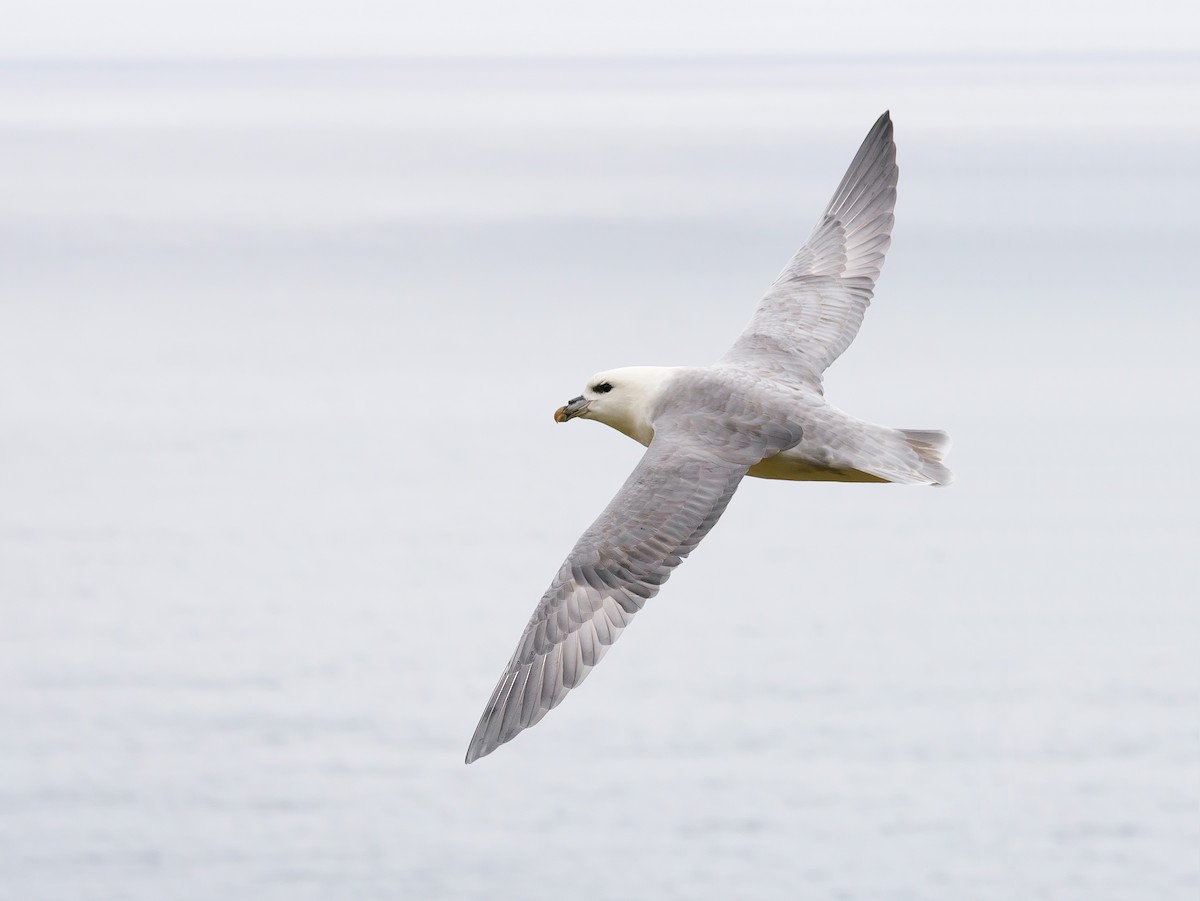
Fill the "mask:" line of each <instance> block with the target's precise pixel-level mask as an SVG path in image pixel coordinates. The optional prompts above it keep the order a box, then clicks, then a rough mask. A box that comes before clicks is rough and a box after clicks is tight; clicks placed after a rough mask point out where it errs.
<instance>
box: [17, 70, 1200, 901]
mask: <svg viewBox="0 0 1200 901" xmlns="http://www.w3.org/2000/svg"><path fill="white" fill-rule="evenodd" d="M1198 86H1200V62H1198V61H1197V60H1195V59H1191V58H1187V57H1176V58H1165V59H1164V58H1157V59H1151V58H1119V57H1113V58H1076V59H1068V60H1063V59H1057V60H1056V59H1052V58H1046V59H1003V58H994V59H987V58H985V59H979V60H963V59H932V60H909V61H904V60H899V59H897V60H890V61H889V60H882V61H874V62H869V61H863V60H858V61H850V62H845V63H837V62H833V61H825V62H820V63H801V62H786V61H778V62H773V63H753V64H751V63H740V64H730V63H716V62H711V61H710V62H702V61H692V62H677V63H673V64H670V65H666V64H661V65H660V64H654V63H652V62H641V63H636V64H635V63H623V64H616V63H590V64H582V63H578V64H574V63H573V64H568V63H555V64H533V63H530V64H506V65H499V64H482V63H480V64H454V65H451V64H436V63H425V64H408V63H385V62H377V63H358V64H350V63H346V64H321V65H315V64H272V65H266V64H262V65H258V64H252V63H243V64H196V65H191V66H181V65H164V64H159V65H141V64H110V65H96V66H69V65H61V64H55V65H51V64H46V65H33V64H27V65H20V66H18V65H10V66H7V67H5V68H4V69H3V70H2V72H0V197H2V198H3V201H2V202H0V240H2V242H3V246H4V251H3V253H2V255H0V717H2V720H3V722H4V723H5V724H6V725H5V728H4V729H3V730H0V897H4V898H13V899H28V901H34V899H80V898H114V899H116V898H120V899H163V898H173V899H176V898H177V899H193V898H194V899H201V898H205V899H207V898H255V899H261V901H270V899H288V901H294V899H305V898H397V899H400V898H403V899H413V898H431V899H432V898H454V899H459V898H462V899H472V898H479V899H483V898H522V899H549V898H560V897H564V896H570V897H581V898H595V899H625V898H680V899H699V898H712V899H727V898H751V897H753V898H781V899H782V898H788V899H794V898H814V899H818V898H819V899H828V898H845V899H921V901H925V899H947V901H949V899H956V901H957V899H963V898H970V899H981V901H983V899H1034V898H1046V899H1050V898H1053V899H1055V901H1062V899H1072V901H1074V899H1079V901H1084V899H1086V901H1106V899H1113V901H1115V899H1130V901H1132V899H1138V901H1141V899H1147V898H1153V899H1156V901H1163V899H1179V901H1184V899H1194V898H1195V897H1196V895H1197V892H1198V891H1200V858H1198V854H1197V848H1198V847H1200V740H1198V739H1200V736H1198V732H1197V722H1198V720H1197V714H1198V713H1200V666H1198V665H1197V663H1196V659H1195V649H1196V646H1197V639H1198V638H1200V611H1198V610H1197V603H1196V584H1197V580H1198V578H1200V565H1198V563H1197V558H1196V548H1197V546H1198V539H1200V525H1198V522H1197V516H1196V503H1197V500H1198V496H1197V495H1198V492H1197V477H1196V475H1195V468H1194V463H1193V459H1192V458H1193V456H1194V448H1195V447H1196V446H1197V442H1198V441H1200V413H1198V411H1197V410H1198V408H1197V405H1196V402H1195V398H1196V392H1197V389H1198V388H1200V379H1198V372H1200V365H1198V364H1197V358H1196V354H1195V341H1196V335H1197V332H1198V326H1200V315H1198V314H1197V309H1196V304H1195V293H1196V292H1195V287H1194V284H1193V278H1192V276H1193V273H1192V272H1191V269H1192V267H1191V264H1190V262H1189V261H1190V260H1191V259H1192V258H1193V257H1194V256H1195V247H1196V246H1197V241H1198V240H1200V226H1198V225H1197V223H1196V220H1195V210H1196V208H1197V204H1198V202H1200V177H1198V176H1197V170H1196V167H1195V160H1196V158H1197V155H1198V154H1200V113H1198V112H1197V111H1198V110H1200V104H1197V103H1196V102H1195V101H1196V97H1197V87H1198ZM889 106H890V107H891V109H892V111H893V115H894V117H895V119H896V122H897V140H898V143H899V147H900V151H899V152H900V164H901V173H902V174H901V189H900V191H901V192H900V200H899V205H898V211H897V216H898V224H897V227H896V231H895V241H894V244H893V249H892V252H891V257H890V259H889V261H888V265H887V268H886V270H885V272H884V275H883V278H882V280H881V283H880V289H879V292H878V294H877V299H876V303H875V305H874V307H873V309H872V310H871V312H870V314H869V316H868V319H867V323H866V325H865V327H864V330H863V332H862V334H861V335H860V337H859V339H858V340H857V341H856V343H855V344H854V346H853V347H852V348H851V349H850V351H849V352H848V353H847V354H846V355H845V357H844V358H843V360H841V361H840V362H839V363H838V364H836V366H835V367H834V369H833V370H832V371H831V372H830V375H829V379H828V393H829V396H830V398H831V399H832V400H833V401H834V402H835V403H837V404H838V405H839V406H842V407H843V408H845V409H847V410H850V411H852V412H854V413H855V414H857V415H859V416H862V417H864V418H868V419H873V420H876V421H880V422H885V423H889V424H893V425H897V426H904V427H939V428H945V429H947V430H948V431H950V432H951V433H952V434H953V436H954V438H955V440H956V446H955V450H954V452H953V454H952V456H951V462H952V463H953V465H954V468H955V470H956V472H957V475H958V482H957V483H956V484H955V485H954V486H953V487H952V488H949V489H945V490H929V489H907V488H903V487H898V486H896V487H891V486H873V485H865V486H847V485H805V484H779V483H768V482H758V481H754V480H748V482H747V483H746V484H744V485H743V487H742V489H741V490H740V491H739V494H738V497H737V498H736V500H735V501H734V503H733V504H732V505H731V507H730V509H729V511H728V513H727V514H726V516H725V518H724V520H723V521H722V523H721V524H720V525H719V526H718V527H717V529H716V530H715V531H714V532H713V534H712V535H711V536H710V537H709V538H708V539H707V540H706V541H705V543H704V546H703V547H702V548H700V549H699V550H698V551H697V552H696V554H695V555H694V557H693V559H691V560H690V561H689V562H688V563H687V565H686V566H684V567H682V568H681V569H680V570H679V572H678V573H677V574H676V576H675V577H674V578H673V579H672V581H671V584H670V585H669V586H667V588H666V589H664V591H663V593H662V595H661V596H660V597H659V598H658V599H656V600H655V601H654V602H653V604H651V605H650V606H649V607H648V608H647V610H646V611H645V612H644V613H643V614H641V615H640V616H639V618H638V621H637V624H636V625H635V626H634V627H632V628H631V629H630V630H629V631H628V633H627V634H626V636H625V637H624V638H623V639H622V641H621V642H620V643H619V645H618V646H617V647H616V648H614V650H613V651H612V653H611V654H610V655H609V657H608V658H607V662H605V664H604V665H603V667H601V670H600V672H598V673H597V674H596V675H594V676H593V677H592V678H591V679H590V680H589V682H588V684H587V686H586V687H585V688H583V689H581V690H580V691H579V692H577V693H573V694H572V696H571V697H570V699H569V700H568V701H567V702H566V703H565V704H564V705H563V706H562V707H561V708H560V709H559V710H556V711H555V712H554V713H553V714H552V715H551V716H549V717H548V718H547V719H546V720H545V721H544V722H543V723H541V724H540V725H539V726H538V727H537V728H536V729H535V730H532V731H531V732H529V733H527V734H523V735H522V736H521V737H520V738H519V739H518V740H517V741H516V742H514V743H513V744H511V745H509V746H506V747H504V748H502V749H501V750H500V751H499V752H497V753H496V754H495V755H494V756H492V757H489V758H487V759H485V760H483V761H481V762H480V763H478V764H476V765H473V766H471V767H469V768H468V767H464V766H463V765H462V762H461V760H462V755H463V753H464V752H465V748H466V742H467V739H468V738H469V737H470V734H471V732H472V730H473V728H474V725H475V722H476V719H477V717H478V715H479V713H480V711H481V710H482V707H483V704H484V702H485V701H486V699H487V697H488V695H489V693H490V691H491V688H492V685H493V682H494V679H495V678H496V677H497V676H498V675H499V672H500V669H501V667H502V666H503V664H504V663H505V661H506V660H507V658H508V655H509V654H510V653H511V650H512V646H513V643H514V642H515V640H516V638H517V635H518V634H519V632H520V629H521V627H522V625H523V624H524V621H525V619H526V617H527V616H528V614H529V612H530V610H531V609H532V608H533V606H534V604H535V603H536V601H537V600H538V598H539V597H540V595H541V592H542V591H543V589H544V588H545V585H546V584H547V583H548V581H549V579H550V577H551V576H552V575H553V573H554V571H555V568H556V567H557V564H558V562H559V561H560V560H561V558H562V556H563V555H564V554H565V553H566V552H567V550H568V549H569V548H570V546H571V545H572V544H573V542H574V540H575V538H576V536H577V535H578V533H579V532H580V531H581V530H582V529H583V528H584V527H585V526H586V525H587V524H588V523H589V522H590V521H591V519H592V518H593V517H594V516H595V514H596V513H597V512H598V511H599V509H600V508H601V507H602V505H603V504H604V503H605V502H606V501H607V499H608V498H609V497H610V496H611V495H612V493H613V492H614V491H615V490H616V489H617V487H618V486H619V485H620V483H621V482H622V481H623V479H624V477H625V475H626V474H627V472H628V470H629V469H630V468H631V467H632V466H633V465H634V463H635V462H636V460H637V457H638V455H639V448H637V447H636V446H635V445H634V444H633V443H632V442H629V441H628V440H626V439H624V438H622V437H621V436H619V435H617V434H616V433H613V432H609V431H608V430H604V429H601V428H600V427H598V426H595V425H592V424H590V423H573V424H571V425H570V426H569V427H556V426H555V425H554V423H553V422H552V421H551V416H550V414H551V412H552V411H553V409H554V408H555V407H556V406H557V405H558V404H560V403H562V402H563V400H565V399H566V398H568V397H570V396H573V395H574V394H576V393H578V389H579V388H580V386H581V385H582V384H583V380H584V379H585V378H586V377H587V376H588V375H589V374H590V373H591V372H593V371H595V370H597V369H601V368H607V367H612V366H618V365H626V364H635V363H689V362H696V363H704V362H707V361H710V360H712V359H714V358H715V357H717V356H718V355H719V354H720V353H721V352H723V350H724V348H725V346H726V345H727V344H728V343H729V342H730V341H731V340H732V338H733V336H734V335H735V334H736V333H737V331H738V330H739V329H740V327H741V326H742V325H743V324H744V321H745V320H746V318H747V317H748V316H749V313H750V310H751V308H752V306H753V303H754V302H755V300H756V299H757V297H758V295H759V294H760V292H761V291H762V289H763V287H764V286H765V285H766V284H767V283H768V282H769V281H770V279H771V278H772V277H773V276H774V274H775V273H776V272H777V271H778V269H779V267H780V266H781V265H782V264H783V262H784V261H785V260H786V259H787V257H788V256H789V255H790V253H791V252H792V250H793V249H794V248H795V246H796V245H798V244H799V243H800V242H801V241H802V240H803V238H804V236H805V235H806V234H807V232H808V229H809V228H810V227H811V225H812V223H813V220H814V218H815V216H816V214H817V213H818V211H819V210H820V208H821V206H822V205H823V203H824V202H825V200H826V199H827V197H828V195H829V193H830V192H831V191H832V189H833V187H834V185H835V184H836V182H837V180H838V179H839V178H840V176H841V173H842V171H843V170H844V168H845V165H846V164H847V163H848V161H849V159H850V157H851V155H852V154H853V151H854V150H855V148H856V147H857V145H858V142H859V140H860V139H861V137H862V135H863V134H865V132H866V130H867V128H868V127H869V126H870V124H871V122H872V121H873V120H874V118H875V116H877V115H878V113H879V112H880V111H881V110H882V109H884V108H886V107H889Z"/></svg>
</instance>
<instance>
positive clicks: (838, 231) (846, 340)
mask: <svg viewBox="0 0 1200 901" xmlns="http://www.w3.org/2000/svg"><path fill="white" fill-rule="evenodd" d="M898 178H899V169H898V168H897V167H896V145H895V143H894V141H893V140H892V120H891V116H890V115H889V114H888V113H884V114H883V115H882V116H880V117H879V120H878V121H877V122H876V123H875V125H874V127H873V128H872V129H871V131H870V133H869V134H868V135H867V137H866V139H865V140H864V141H863V143H862V146H861V147H860V148H859V150H858V154H857V155H856V156H855V157H854V161H853V162H852V163H851V164H850V168H849V169H848V170H847V171H846V175H845V176H844V177H843V178H842V182H841V184H840V185H838V188H837V190H836V191H835V192H834V194H833V199H832V200H830V201H829V206H828V207H827V208H826V209H825V212H824V214H823V215H822V217H821V221H820V222H819V223H818V224H817V227H816V228H815V229H814V230H813V233H812V234H811V235H810V236H809V239H808V241H807V242H806V243H805V244H804V246H803V247H801V248H800V249H799V250H798V251H796V254H795V256H793V257H792V259H791V260H790V261H789V262H788V264H787V266H785V267H784V270H783V272H781V273H780V274H779V277H778V278H776V279H775V281H774V283H772V285H771V287H770V289H769V290H768V291H767V293H766V295H765V296H764V297H763V299H762V300H761V301H760V302H759V304H758V307H757V309H756V310H755V311H754V317H753V318H752V319H751V321H750V325H749V326H748V327H747V329H746V331H745V332H743V333H742V335H741V336H740V337H739V338H738V339H737V341H736V342H735V343H734V345H733V347H731V348H730V349H729V351H728V353H726V354H725V356H724V357H722V359H721V363H723V364H727V365H735V366H740V367H744V368H747V369H751V370H753V371H756V372H759V373H761V374H763V375H767V376H770V377H772V378H774V379H777V380H779V381H782V382H784V383H787V384H790V385H794V386H796V387H801V386H803V387H808V388H810V389H812V390H814V391H816V392H817V393H821V375H822V373H824V371H825V370H826V369H827V368H828V367H829V364H831V363H832V362H833V361H834V360H836V359H837V358H838V357H839V356H840V355H841V353H842V351H844V350H845V349H846V348H847V347H849V346H850V342H851V341H853V340H854V336H855V335H857V334H858V329H859V326H860V325H862V320H863V315H864V314H865V313H866V310H867V307H868V305H870V303H871V296H872V294H873V293H874V291H875V280H876V279H877V278H878V277H879V270H880V268H881V267H882V266H883V258H884V254H885V253H886V252H887V249H888V246H889V244H890V243H891V231H892V224H893V222H894V221H895V219H894V217H893V215H892V210H893V209H894V208H895V205H896V182H897V180H898Z"/></svg>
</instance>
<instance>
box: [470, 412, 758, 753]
mask: <svg viewBox="0 0 1200 901" xmlns="http://www.w3.org/2000/svg"><path fill="white" fill-rule="evenodd" d="M746 469H747V467H746V466H739V465H733V464H730V463H727V462H725V461H722V460H719V459H715V458H711V457H709V456H708V455H699V454H695V453H692V452H689V450H688V448H687V447H686V445H681V444H679V443H677V442H673V441H670V440H665V439H663V437H662V436H661V434H660V435H657V436H656V437H655V439H654V441H652V442H651V443H650V447H649V448H648V449H647V451H646V453H645V454H644V455H643V456H642V460H641V462H640V463H639V464H638V465H637V467H636V468H635V469H634V471H633V473H632V475H630V477H629V479H628V480H627V481H626V482H625V484H624V486H623V487H622V488H621V490H620V491H619V492H618V493H617V496H616V497H614V498H613V500H612V502H611V503H610V504H609V505H608V506H607V507H606V508H605V510H604V512H603V513H601V514H600V518H599V519H597V520H596V521H595V522H594V523H593V524H592V526H591V527H590V528H589V529H588V530H587V531H586V532H584V533H583V535H582V537H580V539H579V541H578V542H577V543H576V544H575V547H574V549H573V550H572V551H571V553H570V555H569V556H568V557H567V559H566V561H565V562H564V563H563V565H562V567H561V568H560V569H559V571H558V575H557V576H555V578H554V582H553V583H552V584H551V586H550V588H549V590H547V592H546V593H545V595H543V596H542V601H541V603H540V604H538V606H537V609H536V610H534V612H533V616H531V617H530V619H529V623H528V625H526V626H525V631H524V632H523V633H522V635H521V640H520V641H519V642H518V644H517V650H516V652H515V653H514V654H513V656H512V659H511V660H510V661H509V662H508V666H507V667H505V669H504V675H503V676H502V677H501V678H500V682H499V684H498V685H497V686H496V689H495V691H493V692H492V697H491V700H490V701H488V705H487V709H486V710H485V711H484V713H483V716H482V718H480V720H479V725H478V726H477V727H476V729H475V734H474V736H472V738H471V744H470V746H469V748H468V750H467V763H471V762H472V761H474V760H476V759H478V758H480V757H483V756H484V755H486V754H490V753H491V752H492V751H494V750H495V749H496V748H498V747H499V746H500V745H502V744H504V743H505V742H506V741H508V740H509V739H511V738H513V737H514V736H515V735H516V734H517V733H518V732H520V731H521V730H523V729H527V728H529V727H530V726H532V725H533V724H534V723H536V722H538V720H540V719H541V718H542V717H543V716H545V715H546V713H548V712H549V711H550V710H551V709H552V708H554V707H556V706H558V704H559V702H561V701H562V699H563V698H564V697H565V696H566V694H567V692H568V691H570V690H571V689H572V688H574V687H575V686H577V685H578V684H579V683H580V682H582V681H583V680H584V679H585V678H586V677H587V674H588V673H589V672H591V670H592V668H593V667H594V666H595V665H596V664H598V663H599V662H600V658H602V657H603V656H604V654H605V652H606V651H607V650H608V648H609V647H610V646H611V645H612V643H613V642H615V641H616V640H617V638H618V636H620V634H621V632H622V630H623V629H624V628H625V627H626V626H627V625H629V622H630V620H631V619H633V615H634V614H635V613H637V612H638V611H639V610H641V609H642V606H643V605H644V604H645V603H646V601H647V600H649V599H650V598H652V597H654V595H655V594H657V593H658V588H659V586H660V585H662V583H663V582H665V581H666V580H667V578H668V577H669V576H670V574H671V570H672V569H673V568H674V567H676V566H678V565H679V563H680V561H681V560H682V559H683V558H684V557H686V556H687V555H688V554H689V553H690V552H691V551H692V549H693V548H695V547H696V545H697V544H699V542H700V539H702V538H703V537H704V536H705V535H706V534H707V533H708V531H709V529H711V528H712V527H713V524H714V523H716V521H717V519H718V518H719V517H720V516H721V513H722V512H723V511H724V510H725V506H726V504H728V503H729V499H730V498H731V497H733V492H734V491H735V490H736V488H737V486H738V483H739V482H740V481H741V480H742V476H744V475H745V474H746Z"/></svg>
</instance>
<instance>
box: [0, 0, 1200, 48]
mask: <svg viewBox="0 0 1200 901" xmlns="http://www.w3.org/2000/svg"><path fill="white" fill-rule="evenodd" d="M1198 21H1200V18H1198V16H1197V13H1196V12H1195V11H1194V5H1193V4H1190V3H1187V2H1185V0H1144V2H1140V3H1138V4H1136V5H1135V4H1129V3H1119V4H1118V3H1095V2H1090V0H1086V2H1085V0H1050V2H1046V0H1011V2H1008V3H1005V4H1003V8H1001V7H1000V5H998V4H997V5H989V6H984V5H979V4H964V3H957V2H948V0H932V2H928V0H926V2H919V3H897V2H895V0H859V2H855V3H852V4H834V3H822V4H811V3H809V4H804V3H797V2H795V0H741V2H738V3H737V4H733V5H731V4H729V3H727V2H720V3H718V2H713V0H700V2H697V0H651V2H646V0H612V2H609V3H606V4H603V5H602V6H601V5H598V4H577V3H563V2H558V0H518V2H513V3H504V4H495V3H488V2H481V0H465V2H464V0H457V2H444V3H412V2H407V3H406V2H401V3H395V2H392V0H344V2H339V3H336V4H334V3H330V2H314V0H178V2H172V3H162V2H160V0H108V2H103V3H98V2H89V0H41V2H39V3H23V4H20V5H18V6H17V7H16V8H15V9H14V8H11V7H10V8H9V9H8V10H7V11H6V13H5V25H4V28H3V29H2V30H0V57H3V58H8V59H20V58H58V57H68V58H70V57H84V58H95V57H101V58H104V57H170V58H177V57H228V56H233V57H311V56H318V57H320V56H360V55H365V56H379V55H385V56H480V55H482V56H542V55H579V54H587V55H655V56H658V55H665V56H678V55H708V54H721V55H764V54H786V55H798V54H842V53H881V52H902V53H918V52H930V51H949V52H978V51H1019V52H1044V51H1070V52H1078V51H1109V50H1118V51H1194V50H1196V49H1198V48H1200V38H1198V36H1197V35H1198V34H1200V29H1198V28H1197V27H1196V25H1197V22H1198Z"/></svg>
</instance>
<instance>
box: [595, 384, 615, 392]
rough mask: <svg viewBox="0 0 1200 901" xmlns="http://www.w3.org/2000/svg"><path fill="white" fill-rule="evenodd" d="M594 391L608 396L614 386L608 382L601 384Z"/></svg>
mask: <svg viewBox="0 0 1200 901" xmlns="http://www.w3.org/2000/svg"><path fill="white" fill-rule="evenodd" d="M592 390H593V391H595V392H596V393H597V394H608V392H609V391H612V385H610V384H609V383H608V382H601V383H600V384H599V385H597V386H596V387H595V388H593V389H592Z"/></svg>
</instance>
